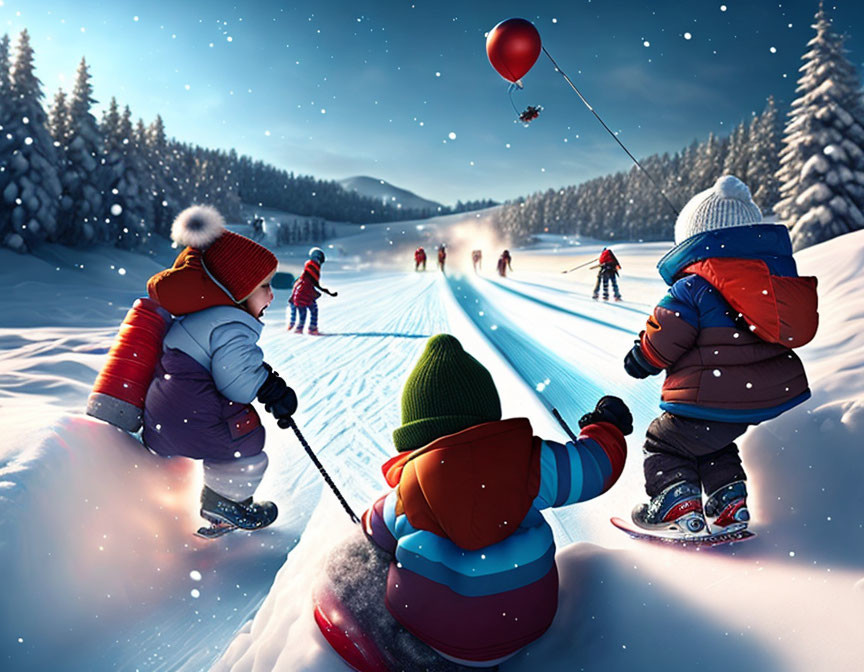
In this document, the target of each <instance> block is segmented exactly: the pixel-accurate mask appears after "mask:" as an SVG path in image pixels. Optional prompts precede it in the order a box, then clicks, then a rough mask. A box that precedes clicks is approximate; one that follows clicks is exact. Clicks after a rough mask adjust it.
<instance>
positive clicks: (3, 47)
mask: <svg viewBox="0 0 864 672" xmlns="http://www.w3.org/2000/svg"><path fill="white" fill-rule="evenodd" d="M11 87H12V82H11V80H10V78H9V35H3V37H2V38H0V204H2V207H0V242H4V241H6V238H7V236H10V235H17V234H14V232H13V231H12V230H11V229H12V221H11V219H10V218H9V216H8V213H9V209H8V208H7V207H6V204H5V202H4V201H3V200H2V194H3V193H4V192H5V191H6V187H7V186H8V185H9V181H10V179H11V171H10V170H9V160H10V159H11V158H12V150H11V147H12V139H11V138H9V137H7V136H6V133H7V131H6V126H8V125H9V120H10V119H11V116H10V115H11V110H10V109H9V100H10V97H11ZM18 238H19V239H20V236H18ZM22 242H23V240H22ZM6 244H7V245H9V243H6ZM9 246H10V247H12V245H9Z"/></svg>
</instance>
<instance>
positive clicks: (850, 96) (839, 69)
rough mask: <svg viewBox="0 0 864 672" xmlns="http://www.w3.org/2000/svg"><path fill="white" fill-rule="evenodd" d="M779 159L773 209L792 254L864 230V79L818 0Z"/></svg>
mask: <svg viewBox="0 0 864 672" xmlns="http://www.w3.org/2000/svg"><path fill="white" fill-rule="evenodd" d="M813 28H814V29H815V30H816V36H815V37H814V38H813V39H811V40H810V41H809V42H808V43H807V46H808V47H809V51H807V53H805V54H804V56H803V57H802V60H804V65H803V66H802V68H801V72H802V73H803V74H802V75H801V78H800V79H799V80H798V88H797V89H796V93H798V94H799V97H798V98H797V99H796V100H795V101H794V102H793V103H792V109H791V111H790V112H789V121H788V122H787V124H786V130H785V134H784V137H783V144H784V145H785V146H784V147H783V150H782V152H781V154H780V170H779V171H778V173H777V177H778V179H779V180H780V181H781V187H780V197H781V200H780V202H779V203H778V204H777V207H776V212H777V215H778V217H779V219H780V221H782V222H783V223H785V224H786V225H787V226H788V227H789V228H790V234H791V236H792V245H793V247H794V249H796V250H800V249H801V248H804V247H808V246H809V245H814V244H816V243H819V242H822V241H824V240H828V239H830V238H834V237H835V236H839V235H842V234H844V233H848V232H849V231H854V230H856V229H861V228H864V212H862V210H864V104H862V98H861V81H860V79H859V76H858V73H857V72H856V71H855V68H854V67H853V66H852V64H851V63H850V62H849V60H848V59H847V58H846V56H845V49H844V48H843V42H844V38H843V37H841V36H840V35H838V34H836V33H834V32H833V31H832V30H831V20H830V19H829V18H828V16H827V15H826V13H825V8H824V7H823V5H822V4H821V3H820V5H819V10H818V11H817V12H816V23H814V24H813Z"/></svg>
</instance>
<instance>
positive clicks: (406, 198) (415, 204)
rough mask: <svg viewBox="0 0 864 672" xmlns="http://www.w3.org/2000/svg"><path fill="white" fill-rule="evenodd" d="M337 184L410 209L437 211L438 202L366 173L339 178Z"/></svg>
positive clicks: (347, 189) (363, 194)
mask: <svg viewBox="0 0 864 672" xmlns="http://www.w3.org/2000/svg"><path fill="white" fill-rule="evenodd" d="M339 184H341V185H342V188H343V189H345V190H346V191H356V192H357V193H358V194H360V195H361V196H368V197H369V198H377V199H378V200H380V201H383V202H385V203H389V204H390V205H394V206H401V207H403V208H408V209H411V210H431V211H433V212H437V211H438V208H440V207H441V204H440V203H436V202H435V201H430V200H428V199H426V198H421V197H420V196H418V195H417V194H415V193H414V192H411V191H408V190H407V189H401V188H399V187H396V186H394V185H392V184H390V183H389V182H387V181H386V180H380V179H378V178H375V177H367V176H366V175H356V176H354V177H346V178H345V179H344V180H339Z"/></svg>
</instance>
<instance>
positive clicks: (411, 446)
mask: <svg viewBox="0 0 864 672" xmlns="http://www.w3.org/2000/svg"><path fill="white" fill-rule="evenodd" d="M500 419H501V401H500V399H499V398H498V390H497V389H495V383H494V382H493V380H492V376H491V375H490V374H489V372H488V371H487V370H486V368H485V367H484V366H483V365H482V364H481V363H480V362H478V361H477V360H476V359H474V358H473V357H472V356H471V355H469V354H468V353H467V352H465V351H464V350H463V349H462V344H461V343H460V342H459V341H458V340H457V339H456V338H454V337H453V336H451V335H450V334H438V335H437V336H433V337H432V338H430V339H429V341H428V342H427V343H426V349H425V350H424V351H423V354H422V355H420V360H419V361H418V362H417V365H416V366H415V367H414V370H413V371H412V372H411V375H409V376H408V380H407V382H406V383H405V389H404V390H403V391H402V426H401V427H399V428H397V429H395V430H394V431H393V443H394V444H395V445H396V448H398V449H399V450H402V451H405V450H415V449H416V448H420V447H422V446H425V445H426V444H427V443H430V442H432V441H434V440H435V439H437V438H439V437H442V436H446V435H448V434H455V433H456V432H459V431H461V430H463V429H467V428H468V427H472V426H474V425H479V424H480V423H483V422H492V421H493V420H500Z"/></svg>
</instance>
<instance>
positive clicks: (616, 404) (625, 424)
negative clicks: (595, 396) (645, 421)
mask: <svg viewBox="0 0 864 672" xmlns="http://www.w3.org/2000/svg"><path fill="white" fill-rule="evenodd" d="M595 422H609V423H611V424H613V425H615V426H616V427H617V428H618V429H620V430H621V433H622V434H623V435H624V436H627V435H628V434H632V433H633V416H632V415H631V413H630V409H629V408H627V404H625V403H624V402H623V401H622V400H621V399H619V398H618V397H611V396H606V397H603V398H602V399H600V401H598V402H597V406H595V407H594V410H593V411H591V412H590V413H586V414H585V415H583V416H582V417H581V418H580V419H579V429H583V428H584V427H587V426H588V425H592V424H594V423H595Z"/></svg>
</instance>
